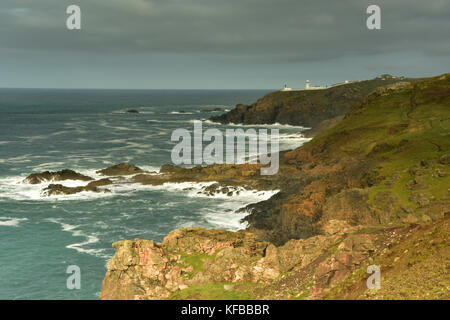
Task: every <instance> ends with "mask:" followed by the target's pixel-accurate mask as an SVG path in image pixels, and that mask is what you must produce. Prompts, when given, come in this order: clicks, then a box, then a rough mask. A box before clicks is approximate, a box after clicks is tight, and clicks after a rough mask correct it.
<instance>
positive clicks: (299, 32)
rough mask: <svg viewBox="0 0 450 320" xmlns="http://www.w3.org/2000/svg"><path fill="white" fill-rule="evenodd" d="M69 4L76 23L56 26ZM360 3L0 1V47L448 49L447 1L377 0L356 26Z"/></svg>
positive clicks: (286, 52) (306, 56)
mask: <svg viewBox="0 0 450 320" xmlns="http://www.w3.org/2000/svg"><path fill="white" fill-rule="evenodd" d="M74 2H75V3H77V4H78V5H80V7H81V9H82V18H83V20H82V21H83V29H82V30H81V31H79V32H78V31H77V32H73V31H68V30H66V29H65V19H66V14H65V8H66V7H67V6H68V5H69V4H72V3H74ZM369 3H370V2H369V1H364V0H363V1H361V0H343V1H309V0H306V1H298V0H277V1H273V0H271V1H269V0H226V1H225V0H152V1H151V0H126V1H125V0H78V1H66V0H40V1H35V0H15V1H11V0H2V2H1V4H0V50H2V49H21V50H40V51H49V52H51V51H58V52H66V51H68V52H74V51H76V52H84V53H92V54H109V55H116V54H133V53H143V52H144V53H145V52H148V53H178V54H183V53H188V54H196V53H200V54H210V55H213V56H216V57H217V59H221V60H223V59H230V61H236V60H240V59H241V61H249V60H253V59H254V60H255V61H280V62H283V61H284V62H286V61H288V62H305V61H320V60H324V59H335V58H340V57H345V56H349V55H355V56H358V55H376V54H383V53H392V52H401V51H414V52H417V53H423V54H430V55H449V53H450V41H449V40H450V37H449V34H450V24H449V18H450V2H449V1H441V0H435V1H422V0H420V1H416V0H398V1H395V2H393V1H387V0H384V1H377V4H379V5H380V7H381V9H382V28H383V29H382V30H380V31H369V30H367V28H366V27H365V20H366V17H367V15H366V13H365V9H366V8H367V6H368V4H369Z"/></svg>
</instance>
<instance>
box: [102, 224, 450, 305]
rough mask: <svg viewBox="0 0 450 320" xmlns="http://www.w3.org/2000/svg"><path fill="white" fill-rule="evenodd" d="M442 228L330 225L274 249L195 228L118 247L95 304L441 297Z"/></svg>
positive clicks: (447, 258) (446, 258)
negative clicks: (373, 272)
mask: <svg viewBox="0 0 450 320" xmlns="http://www.w3.org/2000/svg"><path fill="white" fill-rule="evenodd" d="M449 227H450V226H449V219H448V217H447V218H446V219H444V220H441V221H439V222H436V223H434V224H431V225H428V226H422V227H419V226H417V225H416V226H411V227H400V228H390V229H383V230H380V229H367V230H364V229H362V228H361V227H351V226H349V225H348V224H347V223H346V222H344V221H340V220H330V221H329V222H328V223H327V224H326V225H325V226H324V234H323V235H319V236H314V237H310V238H308V239H305V240H290V241H288V242H287V243H286V244H284V245H283V246H279V247H275V246H274V245H272V244H270V243H268V242H260V241H257V239H256V237H255V235H253V234H251V233H248V232H235V233H233V232H227V231H223V230H205V229H201V228H192V229H179V230H175V231H172V232H171V233H170V234H169V235H168V236H167V237H166V238H165V239H164V240H163V241H162V243H154V242H153V241H149V240H141V239H136V240H134V241H128V240H127V241H120V242H117V243H114V244H113V246H114V247H115V248H116V250H117V252H116V254H115V256H114V257H113V258H112V259H111V260H110V261H109V263H108V271H107V273H106V275H105V279H104V280H103V285H102V291H101V294H100V299H139V300H141V299H214V298H216V299H231V298H232V299H322V298H334V299H336V298H337V299H345V298H352V299H355V298H359V299H361V298H363V299H366V298H371V297H375V298H377V297H378V298H394V299H395V298H400V297H401V298H404V299H414V298H428V299H433V298H442V297H445V295H446V293H447V292H448V289H449V286H450V278H449V277H448V276H446V275H445V274H446V273H445V271H444V269H445V266H446V265H447V266H448V263H449V262H450V254H449V251H448V247H449V238H448V237H445V234H447V235H448V230H446V229H448V228H449ZM405 248H408V249H407V250H406V249H405ZM405 250H406V251H405ZM398 257H400V258H398ZM408 261H409V262H408ZM408 263H409V264H408ZM427 263H431V264H432V266H428V267H427V268H426V272H424V273H422V277H425V278H426V279H427V281H428V280H429V281H430V283H432V284H433V286H432V287H424V286H423V285H422V284H421V283H420V279H418V278H417V276H416V275H414V274H413V270H414V269H417V268H419V267H421V266H425V265H426V264H427ZM371 264H377V265H378V266H380V268H381V270H382V272H383V278H382V286H383V287H382V288H383V289H382V290H380V291H379V292H378V291H373V290H369V289H368V288H367V286H366V281H367V278H368V276H369V274H367V273H366V269H367V266H369V265H371ZM405 268H406V269H405ZM439 271H442V272H443V273H442V274H437V272H439ZM433 276H435V278H431V277H433ZM396 280H401V282H395V281H396ZM349 286H351V287H350V288H349ZM385 287H386V288H385Z"/></svg>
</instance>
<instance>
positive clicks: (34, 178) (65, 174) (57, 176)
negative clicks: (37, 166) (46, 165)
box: [22, 169, 94, 184]
mask: <svg viewBox="0 0 450 320" xmlns="http://www.w3.org/2000/svg"><path fill="white" fill-rule="evenodd" d="M64 180H80V181H91V180H94V179H93V178H91V177H88V176H85V175H83V174H81V173H78V172H75V171H73V170H68V169H65V170H61V171H56V172H50V171H44V172H41V173H32V174H30V175H29V176H28V177H26V178H25V179H24V180H23V181H22V183H28V184H39V183H42V182H49V181H64Z"/></svg>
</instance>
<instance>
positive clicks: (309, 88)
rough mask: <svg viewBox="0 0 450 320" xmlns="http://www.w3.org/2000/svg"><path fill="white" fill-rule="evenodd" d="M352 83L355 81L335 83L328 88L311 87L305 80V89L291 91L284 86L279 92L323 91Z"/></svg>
mask: <svg viewBox="0 0 450 320" xmlns="http://www.w3.org/2000/svg"><path fill="white" fill-rule="evenodd" d="M352 82H355V81H348V80H345V82H340V83H335V84H332V85H330V86H312V85H311V81H309V80H306V83H305V89H292V88H288V87H287V85H284V88H283V89H281V91H304V90H323V89H328V88H332V87H336V86H341V85H344V84H348V83H352Z"/></svg>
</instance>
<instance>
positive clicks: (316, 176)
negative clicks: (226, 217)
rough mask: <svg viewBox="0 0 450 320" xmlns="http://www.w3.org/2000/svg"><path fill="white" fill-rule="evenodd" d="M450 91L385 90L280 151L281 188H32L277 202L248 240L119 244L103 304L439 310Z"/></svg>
mask: <svg viewBox="0 0 450 320" xmlns="http://www.w3.org/2000/svg"><path fill="white" fill-rule="evenodd" d="M330 90H331V89H330ZM449 92H450V75H448V74H446V75H442V76H439V77H434V78H429V79H425V80H422V81H414V82H401V83H393V84H391V85H388V86H384V87H378V88H377V89H375V90H374V91H372V92H371V93H370V94H369V95H367V96H365V97H363V98H361V99H359V100H358V101H356V102H355V103H353V104H352V105H350V106H348V107H346V108H347V112H346V113H345V115H342V116H341V118H340V119H337V120H335V121H331V122H333V123H332V125H331V126H325V127H324V128H323V129H322V130H323V131H321V132H319V133H316V136H315V137H314V139H312V140H311V141H310V142H308V143H306V144H305V145H303V146H302V147H300V148H297V149H295V150H291V151H285V152H280V155H279V156H280V169H279V172H278V174H277V175H274V176H261V175H260V174H259V170H260V168H261V165H260V164H244V165H228V164H221V165H210V166H205V167H202V166H197V167H194V168H190V169H187V168H181V167H176V166H172V165H164V166H162V167H161V169H160V172H159V173H151V172H145V171H143V170H141V169H140V168H138V167H135V166H133V165H130V164H127V163H123V164H119V165H117V166H114V167H110V168H107V169H104V170H101V171H99V172H100V173H102V174H103V175H105V178H104V179H101V180H97V181H93V179H92V178H90V177H86V176H82V175H77V174H76V173H75V174H74V173H72V172H71V173H70V174H67V172H66V173H58V172H57V173H48V172H44V173H42V174H41V175H39V174H37V175H36V174H34V175H32V176H29V177H27V178H26V179H25V180H24V182H25V183H31V182H36V181H37V182H39V181H63V180H64V178H65V177H71V178H79V179H80V180H82V181H86V182H87V181H89V183H88V184H86V185H85V186H84V187H75V189H74V188H69V189H67V188H68V187H66V188H63V187H62V186H60V185H52V186H53V187H52V188H50V190H48V191H47V194H48V195H51V194H52V192H54V193H56V194H57V193H58V192H62V193H65V192H81V191H93V192H107V189H106V188H107V186H108V185H112V184H125V183H141V184H149V185H161V184H164V183H169V182H170V183H181V182H214V184H212V185H210V186H208V188H207V189H206V188H205V189H204V190H202V192H205V194H211V195H213V194H215V193H220V194H226V195H228V196H230V197H231V196H233V195H234V194H235V193H234V192H237V191H239V188H244V189H246V190H247V189H255V190H279V192H278V193H277V194H276V195H274V196H273V197H271V198H270V199H268V200H266V201H262V202H259V203H255V204H251V205H249V206H247V207H246V208H243V209H242V210H246V211H248V212H249V213H250V214H249V215H248V216H246V218H245V221H246V222H248V225H249V226H248V228H247V229H246V230H245V231H240V232H235V233H233V232H227V231H223V230H204V229H199V228H194V229H180V230H175V231H173V232H171V233H170V234H169V235H168V236H167V237H166V238H165V239H164V240H163V241H162V243H157V244H155V243H154V242H152V241H149V240H141V239H136V240H134V241H130V240H126V241H121V242H118V243H115V244H114V247H115V248H116V250H117V252H116V255H115V256H114V257H113V258H112V259H111V261H110V262H109V264H108V272H107V274H106V276H105V279H104V281H103V287H102V292H101V295H100V298H101V299H213V298H217V299H223V298H227V299H267V298H268V299H346V298H358V299H415V298H420V299H439V298H441V297H443V296H444V295H446V294H448V291H449V289H450V279H449V277H448V272H446V271H445V270H447V269H448V265H449V264H450V252H449V247H450V246H449V245H448V244H449V243H448V242H449V239H450V237H449V231H448V230H450V229H449V228H448V222H449V221H448V219H449V213H450V190H449V189H448V186H449V185H450V153H449V150H450V145H449V143H450V139H449V131H448V126H449V125H450V124H449V119H450V95H449V94H448V93H449ZM355 99H356V98H355ZM286 108H287V107H286V106H285V105H284V106H283V108H282V109H283V110H285V109H286ZM288 109H289V108H288ZM280 110H281V109H280ZM283 112H284V111H283ZM262 114H264V112H263V113H262ZM333 115H335V114H333ZM338 116H339V115H338ZM277 119H278V120H279V118H274V119H273V121H276V120H277ZM252 121H253V120H252ZM258 121H259V120H258ZM311 121H313V120H311ZM320 121H321V120H320V119H316V120H314V121H313V122H311V124H313V123H315V124H318V123H320ZM241 122H242V121H241ZM244 123H245V121H244ZM319 131H320V130H319ZM71 178H67V179H71ZM83 179H87V180H83ZM49 187H50V186H49ZM77 188H78V189H77ZM44 192H46V191H45V190H44ZM372 264H375V265H377V266H379V267H380V268H381V269H382V272H384V273H383V277H384V278H383V279H384V280H383V281H385V283H386V285H384V286H383V287H382V289H381V290H379V291H372V290H369V289H367V287H366V280H367V277H368V274H367V273H366V268H367V266H368V265H372ZM418 274H420V275H421V278H423V279H425V280H426V281H428V282H427V283H428V284H427V286H423V283H422V282H421V279H419V278H418V276H417V275H418Z"/></svg>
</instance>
